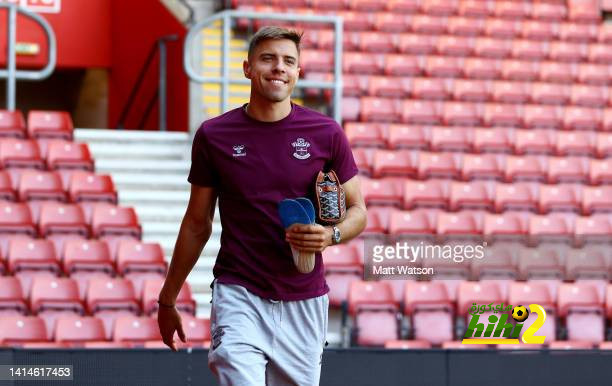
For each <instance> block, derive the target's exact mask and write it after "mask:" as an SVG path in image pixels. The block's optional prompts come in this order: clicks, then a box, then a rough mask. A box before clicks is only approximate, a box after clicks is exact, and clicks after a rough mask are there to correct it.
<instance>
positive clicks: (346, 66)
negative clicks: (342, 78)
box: [310, 52, 384, 74]
mask: <svg viewBox="0 0 612 386" xmlns="http://www.w3.org/2000/svg"><path fill="white" fill-rule="evenodd" d="M383 65H384V61H383V58H382V56H380V55H376V54H371V53H361V52H345V53H344V54H343V55H342V68H343V71H344V72H349V73H353V74H380V73H382V72H383V69H384V67H383ZM310 67H311V68H310V69H311V70H313V71H325V72H331V71H332V69H333V61H331V60H330V62H329V64H326V65H325V66H322V65H317V66H313V65H310Z"/></svg>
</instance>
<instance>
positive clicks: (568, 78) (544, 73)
mask: <svg viewBox="0 0 612 386" xmlns="http://www.w3.org/2000/svg"><path fill="white" fill-rule="evenodd" d="M577 76H578V68H577V67H576V64H575V63H564V62H554V61H553V62H542V64H541V65H540V73H539V77H540V81H542V82H558V83H572V82H573V81H574V80H575V79H576V78H577Z"/></svg>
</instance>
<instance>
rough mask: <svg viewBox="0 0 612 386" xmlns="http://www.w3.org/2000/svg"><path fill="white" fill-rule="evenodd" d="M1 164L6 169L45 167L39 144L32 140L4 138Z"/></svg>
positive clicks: (0, 148)
mask: <svg viewBox="0 0 612 386" xmlns="http://www.w3.org/2000/svg"><path fill="white" fill-rule="evenodd" d="M0 163H1V166H2V167H3V168H5V169H6V168H13V167H16V168H34V169H44V167H45V163H44V161H43V159H42V158H41V156H40V150H39V148H38V144H37V143H36V141H35V140H32V139H15V138H4V139H3V140H2V141H0Z"/></svg>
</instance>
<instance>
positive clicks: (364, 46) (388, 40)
mask: <svg viewBox="0 0 612 386" xmlns="http://www.w3.org/2000/svg"><path fill="white" fill-rule="evenodd" d="M358 40H359V50H360V51H363V52H376V53H386V52H395V47H396V43H395V40H396V39H395V36H394V35H393V34H390V33H384V32H361V33H359V37H358Z"/></svg>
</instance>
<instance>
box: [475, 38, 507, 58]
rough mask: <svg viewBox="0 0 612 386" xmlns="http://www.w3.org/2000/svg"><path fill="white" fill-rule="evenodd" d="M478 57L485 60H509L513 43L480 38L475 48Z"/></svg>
mask: <svg viewBox="0 0 612 386" xmlns="http://www.w3.org/2000/svg"><path fill="white" fill-rule="evenodd" d="M474 52H475V54H476V56H481V57H483V58H500V59H501V58H507V57H509V56H510V55H511V53H512V42H511V41H510V40H504V39H493V38H488V37H480V38H477V39H476V43H475V46H474Z"/></svg>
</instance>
